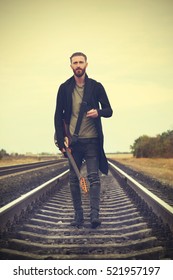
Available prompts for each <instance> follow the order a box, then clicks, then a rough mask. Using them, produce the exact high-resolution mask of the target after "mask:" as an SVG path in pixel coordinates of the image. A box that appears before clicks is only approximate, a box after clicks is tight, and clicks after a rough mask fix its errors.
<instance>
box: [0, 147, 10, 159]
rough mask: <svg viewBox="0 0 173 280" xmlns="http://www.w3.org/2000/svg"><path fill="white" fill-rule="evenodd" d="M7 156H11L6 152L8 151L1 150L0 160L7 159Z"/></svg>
mask: <svg viewBox="0 0 173 280" xmlns="http://www.w3.org/2000/svg"><path fill="white" fill-rule="evenodd" d="M5 156H9V154H8V153H7V152H6V150H4V149H1V150H0V159H2V158H3V157H5Z"/></svg>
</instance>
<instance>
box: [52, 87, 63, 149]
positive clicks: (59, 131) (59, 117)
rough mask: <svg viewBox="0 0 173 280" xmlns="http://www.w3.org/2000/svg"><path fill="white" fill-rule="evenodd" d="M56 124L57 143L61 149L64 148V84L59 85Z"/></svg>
mask: <svg viewBox="0 0 173 280" xmlns="http://www.w3.org/2000/svg"><path fill="white" fill-rule="evenodd" d="M54 125H55V143H56V145H57V146H58V147H59V149H60V150H61V149H62V148H64V137H65V134H64V89H63V85H61V86H60V87H59V90H58V94H57V100H56V109H55V116H54Z"/></svg>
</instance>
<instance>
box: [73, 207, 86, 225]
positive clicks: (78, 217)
mask: <svg viewBox="0 0 173 280" xmlns="http://www.w3.org/2000/svg"><path fill="white" fill-rule="evenodd" d="M83 223H84V218H83V209H81V210H78V211H76V212H75V218H74V221H72V222H71V226H74V227H79V226H82V225H83Z"/></svg>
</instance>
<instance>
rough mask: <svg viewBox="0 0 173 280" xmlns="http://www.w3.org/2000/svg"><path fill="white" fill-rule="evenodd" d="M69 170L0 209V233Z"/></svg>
mask: <svg viewBox="0 0 173 280" xmlns="http://www.w3.org/2000/svg"><path fill="white" fill-rule="evenodd" d="M68 172H69V169H67V170H66V171H64V172H62V173H61V174H59V175H58V176H56V177H54V178H52V179H51V180H49V181H47V182H45V183H43V184H41V185H40V186H38V187H36V188H35V189H33V190H31V191H30V192H28V193H26V194H24V195H22V196H21V197H19V198H17V199H15V200H13V201H11V202H10V203H8V204H7V205H5V206H3V207H1V208H0V228H1V231H2V230H3V229H5V228H6V226H7V223H9V222H12V221H13V220H14V218H15V216H16V215H17V216H18V215H20V214H21V211H25V210H26V209H27V207H28V205H30V204H31V203H33V202H34V201H36V200H38V199H39V198H40V197H41V196H43V195H44V194H46V193H48V192H49V191H50V190H51V189H52V188H53V187H55V186H56V184H57V181H59V180H61V179H63V178H64V177H65V176H66V175H67V173H68Z"/></svg>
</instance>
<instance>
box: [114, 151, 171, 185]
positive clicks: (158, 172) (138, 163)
mask: <svg viewBox="0 0 173 280" xmlns="http://www.w3.org/2000/svg"><path fill="white" fill-rule="evenodd" d="M109 158H112V159H115V160H117V161H119V162H120V163H122V164H124V165H126V166H128V167H131V168H133V169H134V170H136V171H139V172H142V173H144V174H146V175H148V176H150V177H152V178H154V179H157V180H159V181H160V182H162V183H164V184H169V185H171V186H172V187H173V158H169V159H165V158H133V157H132V155H114V156H111V157H109Z"/></svg>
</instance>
